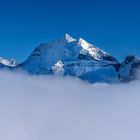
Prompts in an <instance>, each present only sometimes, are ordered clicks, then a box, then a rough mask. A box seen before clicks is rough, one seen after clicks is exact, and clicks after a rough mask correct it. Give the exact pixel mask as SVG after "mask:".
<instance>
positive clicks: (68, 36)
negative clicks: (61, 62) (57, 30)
mask: <svg viewBox="0 0 140 140" xmlns="http://www.w3.org/2000/svg"><path fill="white" fill-rule="evenodd" d="M64 39H65V40H66V41H67V42H73V41H75V39H74V38H72V37H71V36H70V35H69V34H67V33H66V34H64Z"/></svg>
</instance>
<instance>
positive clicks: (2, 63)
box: [0, 57, 17, 67]
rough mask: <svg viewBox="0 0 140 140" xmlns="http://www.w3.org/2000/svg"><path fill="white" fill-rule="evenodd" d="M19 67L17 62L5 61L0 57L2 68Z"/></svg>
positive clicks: (12, 60)
mask: <svg viewBox="0 0 140 140" xmlns="http://www.w3.org/2000/svg"><path fill="white" fill-rule="evenodd" d="M16 65H17V62H16V61H15V60H14V59H4V58H2V57H0V66H1V67H4V66H9V67H15V66H16Z"/></svg>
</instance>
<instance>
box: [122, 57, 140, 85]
mask: <svg viewBox="0 0 140 140" xmlns="http://www.w3.org/2000/svg"><path fill="white" fill-rule="evenodd" d="M139 69H140V59H139V58H137V57H135V56H127V57H126V59H125V61H124V62H123V63H122V64H121V66H120V68H119V78H120V80H121V81H122V82H129V81H132V80H137V79H139Z"/></svg>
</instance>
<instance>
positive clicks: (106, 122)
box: [0, 72, 140, 140]
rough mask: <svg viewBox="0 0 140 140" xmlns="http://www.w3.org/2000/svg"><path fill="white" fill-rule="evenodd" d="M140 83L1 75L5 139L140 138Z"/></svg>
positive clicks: (0, 131)
mask: <svg viewBox="0 0 140 140" xmlns="http://www.w3.org/2000/svg"><path fill="white" fill-rule="evenodd" d="M139 91H140V83H139V82H132V83H130V84H124V85H121V84H118V85H107V84H95V85H89V84H87V83H83V82H82V81H79V80H78V79H72V78H58V77H48V76H45V77H44V76H40V77H35V76H28V75H27V74H14V73H9V72H0V139H1V140H132V139H134V140H139V139H140V134H139V131H140V109H139V108H140V94H139Z"/></svg>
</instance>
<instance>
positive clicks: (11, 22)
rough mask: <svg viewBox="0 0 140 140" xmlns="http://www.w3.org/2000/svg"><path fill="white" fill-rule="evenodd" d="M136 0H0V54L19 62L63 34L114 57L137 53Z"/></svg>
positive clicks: (139, 28)
mask: <svg viewBox="0 0 140 140" xmlns="http://www.w3.org/2000/svg"><path fill="white" fill-rule="evenodd" d="M139 7H140V1H139V0H130V1H129V0H1V1H0V56H3V57H6V58H11V57H12V58H15V59H17V60H18V61H23V60H24V59H25V58H26V57H27V56H28V55H29V54H30V53H31V51H32V50H33V49H34V48H35V47H36V46H37V45H38V44H40V43H42V42H47V41H49V40H52V39H55V38H58V37H59V36H62V35H63V34H64V33H68V34H70V35H71V36H73V37H75V38H78V37H82V38H84V39H85V40H87V41H89V42H91V43H93V44H95V45H96V46H98V47H100V48H102V49H104V50H106V51H107V52H108V53H110V54H112V55H114V56H115V57H117V58H118V59H122V58H124V57H125V56H126V55H128V54H135V55H137V56H140V8H139Z"/></svg>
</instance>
